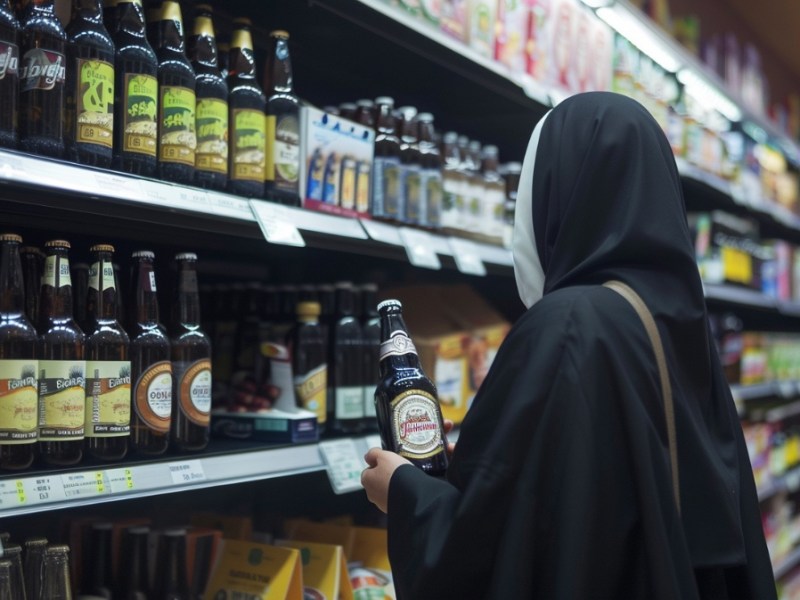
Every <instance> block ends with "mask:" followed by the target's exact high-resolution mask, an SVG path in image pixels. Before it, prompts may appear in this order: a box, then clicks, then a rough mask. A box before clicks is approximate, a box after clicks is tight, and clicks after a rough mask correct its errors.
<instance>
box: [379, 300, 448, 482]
mask: <svg viewBox="0 0 800 600" xmlns="http://www.w3.org/2000/svg"><path fill="white" fill-rule="evenodd" d="M378 313H379V314H380V317H381V349H380V363H379V367H380V375H381V380H380V383H379V384H378V387H377V389H376V390H375V408H376V410H377V413H378V425H379V426H380V432H381V441H382V442H383V446H384V448H385V449H386V450H391V451H393V452H396V453H397V454H399V455H400V456H403V457H405V458H407V459H408V460H410V461H411V462H412V463H413V464H415V465H416V466H417V467H419V468H420V469H422V470H423V471H425V472H426V473H428V474H430V475H443V474H444V472H445V471H446V470H447V452H446V448H447V438H446V437H445V433H444V423H443V421H442V411H441V408H440V406H439V401H438V399H437V397H436V387H435V386H434V385H433V382H432V381H431V380H430V379H428V378H427V377H426V376H425V373H424V372H423V371H422V367H421V366H420V362H419V356H417V350H416V348H415V347H414V343H413V342H412V341H411V339H410V338H409V337H408V331H407V329H406V325H405V323H404V322H403V310H402V305H401V304H400V302H399V301H398V300H385V301H384V302H381V303H380V304H379V305H378Z"/></svg>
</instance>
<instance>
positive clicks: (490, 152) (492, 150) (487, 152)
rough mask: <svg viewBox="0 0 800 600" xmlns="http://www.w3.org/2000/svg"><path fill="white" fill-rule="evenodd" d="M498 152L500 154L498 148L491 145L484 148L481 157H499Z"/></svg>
mask: <svg viewBox="0 0 800 600" xmlns="http://www.w3.org/2000/svg"><path fill="white" fill-rule="evenodd" d="M497 152H498V150H497V146H492V145H489V146H484V147H483V149H482V150H481V155H482V156H491V157H494V156H497Z"/></svg>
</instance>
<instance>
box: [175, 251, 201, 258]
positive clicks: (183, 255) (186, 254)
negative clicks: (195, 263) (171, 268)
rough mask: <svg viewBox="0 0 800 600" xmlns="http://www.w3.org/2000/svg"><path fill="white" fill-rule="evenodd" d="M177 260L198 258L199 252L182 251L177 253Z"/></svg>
mask: <svg viewBox="0 0 800 600" xmlns="http://www.w3.org/2000/svg"><path fill="white" fill-rule="evenodd" d="M175 260H197V254H195V253H194V252H180V253H179V254H176V255H175Z"/></svg>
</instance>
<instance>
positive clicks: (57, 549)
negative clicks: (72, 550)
mask: <svg viewBox="0 0 800 600" xmlns="http://www.w3.org/2000/svg"><path fill="white" fill-rule="evenodd" d="M68 553H69V546H67V545H66V544H57V545H54V546H48V547H47V550H45V554H68Z"/></svg>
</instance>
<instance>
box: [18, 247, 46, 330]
mask: <svg viewBox="0 0 800 600" xmlns="http://www.w3.org/2000/svg"><path fill="white" fill-rule="evenodd" d="M19 255H20V259H21V260H22V279H23V281H24V283H25V314H26V315H27V317H28V321H30V322H31V324H32V325H38V324H39V288H40V287H41V285H42V267H43V266H44V252H42V251H41V250H39V248H35V247H33V246H22V247H21V248H20V249H19Z"/></svg>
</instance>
